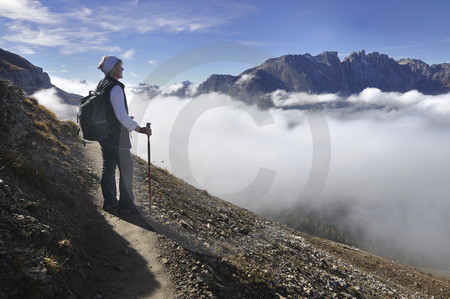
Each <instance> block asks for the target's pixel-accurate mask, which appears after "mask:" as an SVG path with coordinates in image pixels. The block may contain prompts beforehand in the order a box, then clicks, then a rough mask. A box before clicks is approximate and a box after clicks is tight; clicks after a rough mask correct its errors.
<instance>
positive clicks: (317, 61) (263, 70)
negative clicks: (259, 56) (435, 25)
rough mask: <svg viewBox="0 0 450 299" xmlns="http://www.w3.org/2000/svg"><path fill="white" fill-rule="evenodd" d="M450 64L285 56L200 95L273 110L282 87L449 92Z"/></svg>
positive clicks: (212, 80)
mask: <svg viewBox="0 0 450 299" xmlns="http://www.w3.org/2000/svg"><path fill="white" fill-rule="evenodd" d="M449 76H450V67H449V64H447V63H443V64H437V65H436V64H434V65H431V66H430V65H428V64H426V63H425V62H423V61H420V60H413V59H402V60H399V61H396V60H394V59H392V58H390V57H389V56H387V55H385V54H380V53H378V52H374V53H369V54H366V53H365V51H364V50H363V51H361V52H354V53H352V54H351V55H350V56H348V57H346V58H345V59H344V60H343V61H340V59H339V57H338V54H337V52H323V53H322V54H319V55H317V56H312V55H310V54H304V55H285V56H281V57H278V58H272V59H268V60H266V61H265V62H264V63H263V64H261V65H260V66H257V67H255V68H252V69H249V70H246V71H245V72H243V73H242V74H240V75H239V76H231V75H212V76H211V77H209V78H208V79H207V80H206V81H205V82H203V83H202V84H201V85H200V86H199V88H198V92H199V93H208V92H221V93H225V94H228V95H231V96H233V97H236V98H238V99H241V100H244V101H247V102H250V103H257V104H258V105H259V106H261V107H270V106H271V105H272V103H271V102H270V100H269V99H268V98H267V96H266V94H267V93H270V92H273V91H276V90H277V89H280V90H285V91H288V92H307V93H314V94H321V93H341V94H343V95H348V94H354V93H358V92H361V91H362V90H363V89H365V88H367V87H375V88H379V89H381V90H382V91H398V92H406V91H409V90H413V89H416V90H418V91H420V92H422V93H424V94H441V93H446V92H448V91H449V90H450V85H449Z"/></svg>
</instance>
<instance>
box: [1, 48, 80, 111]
mask: <svg viewBox="0 0 450 299" xmlns="http://www.w3.org/2000/svg"><path fill="white" fill-rule="evenodd" d="M0 78H3V79H7V80H9V81H11V82H12V83H13V84H14V85H17V86H19V87H21V88H22V89H23V90H24V91H25V93H26V94H27V95H31V94H33V93H35V92H36V91H38V90H40V89H48V88H55V89H56V91H57V94H58V96H59V97H61V98H62V99H63V100H65V101H66V102H67V103H69V104H78V101H77V99H79V98H80V97H81V96H79V95H76V94H71V93H67V92H65V91H63V90H61V89H59V88H57V87H56V86H54V85H53V84H52V83H51V82H50V77H49V76H48V74H47V73H46V72H44V71H43V69H42V68H40V67H37V66H35V65H33V64H32V63H30V62H29V61H28V60H26V59H24V58H22V57H20V56H19V55H17V54H14V53H11V52H8V51H5V50H3V49H0Z"/></svg>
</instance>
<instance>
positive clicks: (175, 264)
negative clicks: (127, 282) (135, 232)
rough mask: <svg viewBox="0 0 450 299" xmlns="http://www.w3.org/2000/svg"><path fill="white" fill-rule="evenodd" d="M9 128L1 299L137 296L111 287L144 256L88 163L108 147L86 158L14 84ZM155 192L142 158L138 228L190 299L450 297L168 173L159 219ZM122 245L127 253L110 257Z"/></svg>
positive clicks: (432, 280)
mask: <svg viewBox="0 0 450 299" xmlns="http://www.w3.org/2000/svg"><path fill="white" fill-rule="evenodd" d="M0 122H1V124H0V138H1V139H2V143H1V144H0V205H1V213H0V297H13V296H16V297H20V298H30V297H46V298H47V297H58V298H60V297H69V296H76V297H81V298H88V297H94V296H99V295H100V296H103V297H114V296H115V295H116V294H118V293H117V292H116V290H118V289H119V288H120V287H122V288H123V287H126V286H123V285H122V286H118V285H116V284H114V285H111V281H110V280H108V277H111V276H114V273H121V274H122V275H127V276H130V275H133V274H135V273H136V272H133V271H135V269H130V268H129V267H128V266H127V265H126V264H125V265H123V264H115V259H120V258H121V257H122V256H123V257H128V256H129V255H135V254H134V253H135V248H133V247H130V244H129V243H128V245H125V244H126V242H124V240H123V238H122V237H121V236H120V235H117V234H116V233H114V231H113V230H112V228H111V226H110V225H109V224H108V222H107V221H106V220H105V214H104V213H101V212H99V208H98V206H99V204H100V203H99V202H98V198H97V197H96V195H95V193H98V188H99V186H98V179H99V177H98V172H96V171H95V170H94V169H93V164H92V163H93V162H92V155H91V156H90V154H89V153H90V151H91V150H97V151H98V147H97V145H96V144H89V145H88V146H87V147H83V146H82V142H81V141H80V140H79V139H78V138H77V137H76V136H75V131H76V130H75V129H76V128H75V126H74V124H73V123H70V122H69V123H68V122H60V121H59V120H57V119H56V118H55V117H54V116H53V115H52V113H50V112H49V111H47V110H46V109H45V108H43V107H42V106H39V105H38V104H37V103H36V101H34V100H32V99H27V98H25V97H24V96H23V94H22V92H21V90H20V89H18V88H16V87H14V86H12V85H11V84H10V83H8V82H6V81H3V80H0ZM86 155H87V156H86ZM147 184H148V181H147V163H146V162H145V161H143V160H141V159H139V158H135V186H134V188H135V195H136V198H137V201H138V202H139V203H141V205H142V206H143V208H142V212H141V214H139V215H136V216H135V218H133V219H128V220H127V221H128V222H129V223H132V224H135V226H136V228H139V229H145V230H154V231H155V232H157V233H158V234H159V236H158V244H157V246H158V248H159V251H158V253H157V256H158V258H159V259H160V261H161V263H162V264H163V265H164V267H165V269H166V270H167V271H168V272H169V273H170V275H171V278H172V282H173V285H174V286H175V293H176V296H177V297H179V298H280V297H291V298H299V297H308V298H324V297H339V298H344V297H348V298H351V297H353V298H392V297H393V298H430V297H432V296H435V298H447V297H448V294H449V293H450V281H448V280H445V279H442V278H438V277H435V276H432V275H430V274H426V273H423V272H421V271H418V270H416V269H414V268H411V267H407V266H403V265H400V264H398V263H394V262H391V261H389V260H386V259H383V258H380V257H377V256H374V255H372V254H369V253H366V252H364V251H361V250H358V249H356V248H353V247H349V246H346V245H342V244H339V243H335V242H331V241H327V240H323V239H319V238H313V237H310V236H308V235H306V234H303V233H300V232H298V231H295V230H292V229H288V228H286V227H284V226H282V225H279V224H277V223H275V222H272V221H269V220H267V219H265V218H262V217H259V216H257V215H255V214H253V213H251V212H249V211H247V210H245V209H241V208H239V207H237V206H234V205H232V204H230V203H228V202H225V201H223V200H220V199H218V198H215V197H213V196H211V195H209V194H208V193H207V192H206V191H203V190H199V189H196V188H194V187H192V186H190V185H189V184H186V183H185V182H183V181H182V180H180V179H178V178H176V177H174V176H172V175H171V174H170V173H168V172H167V171H165V170H163V169H160V168H157V167H152V188H153V203H152V207H151V211H150V209H149V208H150V206H149V203H148V198H147ZM108 217H115V216H111V215H110V216H108ZM149 226H150V227H149ZM145 241H146V240H142V242H143V243H144V242H145ZM119 243H120V244H122V245H121V246H123V247H122V249H121V250H120V252H119V251H117V252H113V254H114V256H113V257H111V256H107V255H106V256H105V251H107V248H109V247H111V246H112V245H111V244H119ZM113 247H114V246H113ZM114 248H115V247H114ZM136 258H137V259H139V258H140V257H139V256H136ZM143 263H144V261H141V264H143ZM144 274H145V275H144V277H141V278H146V277H149V279H151V277H153V276H152V274H151V273H144ZM117 275H119V274H117ZM116 283H120V282H116ZM152 292H153V291H152V290H151V289H146V290H145V293H143V294H141V297H151V295H152Z"/></svg>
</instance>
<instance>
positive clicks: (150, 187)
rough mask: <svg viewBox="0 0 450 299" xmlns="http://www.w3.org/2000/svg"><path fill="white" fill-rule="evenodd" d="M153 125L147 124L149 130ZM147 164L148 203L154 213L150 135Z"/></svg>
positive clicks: (148, 138) (148, 137)
mask: <svg viewBox="0 0 450 299" xmlns="http://www.w3.org/2000/svg"><path fill="white" fill-rule="evenodd" d="M150 125H151V123H147V128H150ZM147 159H148V160H147V161H148V162H147V163H148V202H149V204H150V212H151V211H152V183H151V180H150V179H151V170H150V135H148V136H147Z"/></svg>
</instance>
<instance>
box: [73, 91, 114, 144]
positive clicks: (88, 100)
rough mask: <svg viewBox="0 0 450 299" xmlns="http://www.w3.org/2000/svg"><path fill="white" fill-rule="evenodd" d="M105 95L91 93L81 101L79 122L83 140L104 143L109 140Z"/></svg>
mask: <svg viewBox="0 0 450 299" xmlns="http://www.w3.org/2000/svg"><path fill="white" fill-rule="evenodd" d="M106 100H108V99H105V98H104V97H103V93H100V92H97V91H92V90H91V91H89V95H87V96H85V97H83V98H81V99H80V104H79V110H78V114H77V121H78V122H79V124H80V129H81V132H82V133H83V139H86V140H91V141H102V140H105V139H106V138H108V134H109V125H108V121H107V118H106V103H105V101H106Z"/></svg>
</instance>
